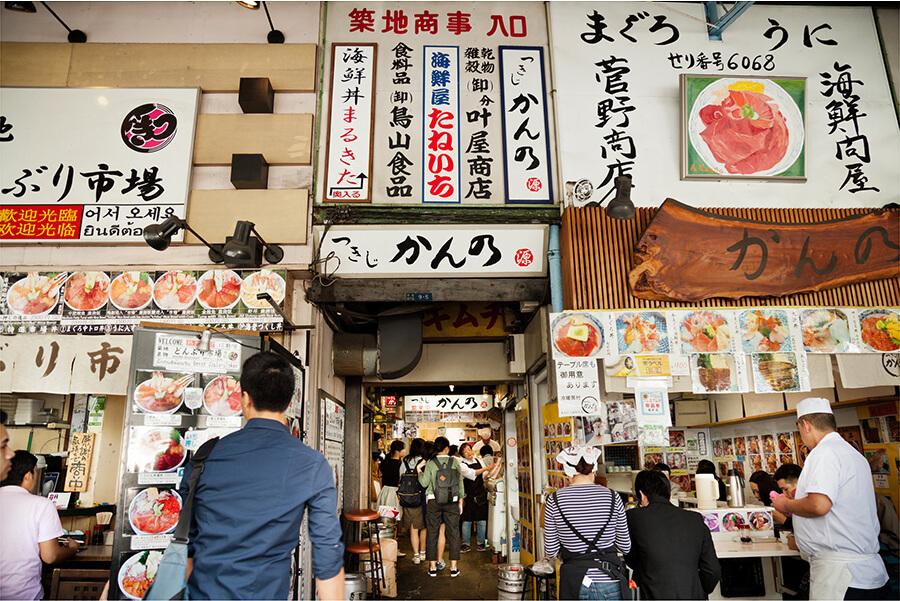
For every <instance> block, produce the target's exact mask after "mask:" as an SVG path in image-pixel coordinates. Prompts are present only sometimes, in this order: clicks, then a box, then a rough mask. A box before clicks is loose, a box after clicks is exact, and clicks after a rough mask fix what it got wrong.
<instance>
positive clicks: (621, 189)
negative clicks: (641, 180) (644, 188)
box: [606, 173, 634, 219]
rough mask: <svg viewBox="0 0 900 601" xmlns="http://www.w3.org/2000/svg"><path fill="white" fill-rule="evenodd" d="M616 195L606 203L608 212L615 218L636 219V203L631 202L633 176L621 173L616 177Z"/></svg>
mask: <svg viewBox="0 0 900 601" xmlns="http://www.w3.org/2000/svg"><path fill="white" fill-rule="evenodd" d="M615 187H616V195H615V196H614V197H613V199H612V200H611V201H610V203H609V204H608V205H606V214H607V215H609V216H610V217H612V218H613V219H634V203H633V202H631V176H630V175H628V174H627V173H626V174H623V175H619V176H617V177H616V179H615Z"/></svg>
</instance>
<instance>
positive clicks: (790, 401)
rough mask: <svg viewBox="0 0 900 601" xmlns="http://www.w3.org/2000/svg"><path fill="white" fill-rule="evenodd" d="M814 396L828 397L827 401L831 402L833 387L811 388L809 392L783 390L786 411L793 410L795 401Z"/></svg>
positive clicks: (832, 400) (795, 406)
mask: <svg viewBox="0 0 900 601" xmlns="http://www.w3.org/2000/svg"><path fill="white" fill-rule="evenodd" d="M814 396H817V397H819V398H822V399H828V401H829V402H831V403H833V402H835V397H834V388H813V389H812V390H810V391H809V392H785V393H784V404H785V408H786V409H787V410H788V411H793V410H794V409H796V408H797V403H799V402H800V401H802V400H803V399H808V398H809V397H814Z"/></svg>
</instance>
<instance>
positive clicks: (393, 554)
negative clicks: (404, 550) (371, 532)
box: [360, 538, 397, 562]
mask: <svg viewBox="0 0 900 601" xmlns="http://www.w3.org/2000/svg"><path fill="white" fill-rule="evenodd" d="M366 540H368V539H366ZM360 558H362V559H369V554H368V553H363V554H362V555H360ZM381 561H383V562H388V561H397V539H394V538H383V539H381Z"/></svg>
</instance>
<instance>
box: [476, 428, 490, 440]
mask: <svg viewBox="0 0 900 601" xmlns="http://www.w3.org/2000/svg"><path fill="white" fill-rule="evenodd" d="M491 434H493V432H492V431H491V427H490V426H487V427H485V428H479V429H478V436H480V437H481V438H490V437H491Z"/></svg>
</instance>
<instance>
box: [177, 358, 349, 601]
mask: <svg viewBox="0 0 900 601" xmlns="http://www.w3.org/2000/svg"><path fill="white" fill-rule="evenodd" d="M241 389H242V391H241V409H242V411H243V414H244V417H245V418H246V419H247V423H246V425H245V426H244V427H243V428H242V429H241V430H238V431H237V432H233V433H231V434H229V435H228V436H224V437H222V438H221V439H219V441H218V443H216V445H215V447H214V448H213V449H212V452H211V453H210V454H209V457H207V459H206V462H205V464H204V466H203V474H202V475H201V476H200V479H199V480H198V482H197V490H196V491H195V493H194V503H193V508H192V512H191V529H190V544H189V546H188V555H189V559H188V569H189V574H190V576H189V578H188V590H189V592H190V596H191V599H194V600H198V601H199V600H200V599H287V598H288V594H289V592H290V576H291V551H292V550H293V549H295V548H296V547H297V542H298V536H299V533H300V526H301V524H302V522H303V514H304V513H305V512H306V511H307V510H308V515H309V517H308V519H309V540H310V542H311V543H312V568H313V573H314V575H315V578H316V592H317V593H318V597H319V599H323V600H326V599H327V600H331V599H343V598H344V544H343V543H342V542H341V525H340V522H339V521H338V515H337V489H336V488H335V484H334V475H333V472H332V471H331V466H329V465H328V462H327V461H326V460H325V456H324V455H322V453H319V452H318V451H315V450H313V449H311V448H309V447H308V446H306V445H305V444H303V443H302V442H301V441H300V440H298V439H297V438H294V437H293V436H291V432H290V430H288V428H287V426H286V425H285V411H286V410H287V407H288V405H289V404H290V402H291V397H292V396H293V394H294V373H293V371H292V370H291V366H290V365H289V364H288V362H287V361H286V360H285V359H284V358H283V357H281V356H280V355H277V354H275V353H272V352H262V353H257V354H255V355H253V356H252V357H250V358H249V359H247V360H246V361H245V362H244V366H243V369H242V371H241ZM192 470H193V463H189V464H188V465H187V467H186V468H185V470H184V477H183V478H182V479H181V486H180V488H179V491H178V492H179V494H180V495H181V498H182V499H186V498H187V495H188V492H189V488H190V480H191V471H192Z"/></svg>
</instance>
